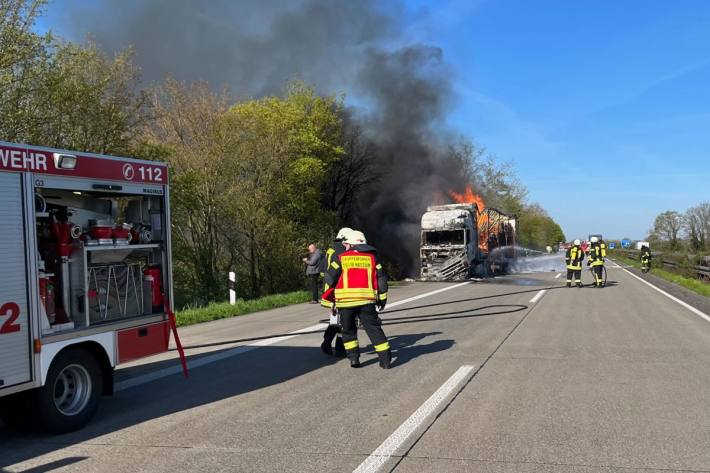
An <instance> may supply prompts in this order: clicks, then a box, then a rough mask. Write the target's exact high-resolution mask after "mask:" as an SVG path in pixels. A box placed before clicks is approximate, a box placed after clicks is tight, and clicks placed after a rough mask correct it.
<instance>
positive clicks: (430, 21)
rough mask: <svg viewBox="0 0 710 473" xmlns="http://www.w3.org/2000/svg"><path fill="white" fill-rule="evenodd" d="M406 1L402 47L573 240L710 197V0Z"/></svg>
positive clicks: (58, 19) (52, 19)
mask: <svg viewBox="0 0 710 473" xmlns="http://www.w3.org/2000/svg"><path fill="white" fill-rule="evenodd" d="M405 5H406V7H405V8H406V11H405V12H403V14H404V15H403V16H404V17H405V18H406V20H405V21H406V22H407V25H406V34H405V38H404V41H409V42H424V43H432V44H436V45H439V46H441V47H442V48H443V50H444V55H445V60H446V61H447V63H448V64H449V65H450V66H451V69H452V73H453V74H455V80H454V83H455V92H456V99H455V101H454V103H453V104H452V107H453V108H452V113H451V114H450V116H449V119H448V120H449V124H450V125H451V126H453V127H454V128H456V129H457V130H459V131H460V132H461V133H463V134H465V135H467V136H470V137H473V138H474V139H475V141H476V142H478V143H479V144H481V145H484V146H486V147H487V148H488V150H489V151H490V152H492V153H494V154H496V155H497V156H498V157H499V158H500V159H501V160H504V161H512V162H513V163H514V165H515V169H516V170H517V173H518V175H519V177H520V179H521V181H522V182H523V184H525V185H526V186H527V188H528V189H529V197H530V200H531V201H534V202H538V203H540V204H541V205H542V206H543V207H544V208H545V209H547V211H548V212H549V213H550V215H551V216H552V217H553V218H555V219H556V220H557V221H558V222H559V223H560V224H561V226H562V228H563V230H564V231H565V233H566V235H567V237H568V238H569V239H572V238H575V237H579V236H586V235H588V234H589V233H602V234H604V235H605V236H608V237H610V238H613V237H617V238H620V237H631V238H643V237H645V236H646V234H647V231H648V229H649V228H650V227H651V225H652V223H653V219H654V218H655V216H656V215H657V214H658V213H660V212H662V211H665V210H678V211H684V210H685V209H687V208H688V207H691V206H694V205H697V204H698V203H700V202H702V201H708V200H710V159H708V153H709V151H708V150H710V27H709V26H710V1H704V0H677V1H640V0H636V1H633V0H624V1H617V0H604V1H596V2H575V1H569V0H565V1H563V0H559V1H552V0H549V1H536V2H533V1H527V0H488V1H475V0H468V1H463V0H449V1H426V0H416V1H409V2H407V3H406V4H405ZM64 21H66V18H63V15H62V8H61V2H59V1H57V2H55V3H54V4H52V5H51V6H50V8H49V10H48V13H47V17H46V18H44V19H43V20H42V22H41V24H40V25H39V27H40V28H41V27H44V26H51V27H52V28H54V29H55V30H56V31H58V32H59V33H60V34H63V35H65V36H69V37H71V36H72V35H71V34H67V32H66V30H65V27H66V25H65V24H63V23H64ZM63 27H64V28H63ZM80 36H83V34H82V35H80ZM72 39H77V38H72ZM78 39H80V38H78Z"/></svg>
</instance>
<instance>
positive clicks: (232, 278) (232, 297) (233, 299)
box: [229, 271, 237, 305]
mask: <svg viewBox="0 0 710 473" xmlns="http://www.w3.org/2000/svg"><path fill="white" fill-rule="evenodd" d="M229 303H230V304H231V305H234V304H236V303H237V275H236V274H235V273H234V271H230V272H229Z"/></svg>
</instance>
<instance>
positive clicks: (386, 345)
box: [375, 342, 390, 351]
mask: <svg viewBox="0 0 710 473" xmlns="http://www.w3.org/2000/svg"><path fill="white" fill-rule="evenodd" d="M389 349H390V342H385V343H380V344H379V345H375V351H386V350H389Z"/></svg>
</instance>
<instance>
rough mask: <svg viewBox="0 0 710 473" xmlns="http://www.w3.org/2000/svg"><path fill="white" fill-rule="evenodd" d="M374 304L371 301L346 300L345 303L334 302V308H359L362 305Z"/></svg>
mask: <svg viewBox="0 0 710 473" xmlns="http://www.w3.org/2000/svg"><path fill="white" fill-rule="evenodd" d="M374 302H375V301H374V300H372V301H363V300H357V301H350V300H347V301H336V302H335V306H336V307H337V308H348V307H360V306H363V305H368V304H372V303H374Z"/></svg>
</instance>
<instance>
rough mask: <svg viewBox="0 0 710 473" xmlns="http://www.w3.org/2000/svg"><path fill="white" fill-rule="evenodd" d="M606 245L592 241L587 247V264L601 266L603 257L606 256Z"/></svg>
mask: <svg viewBox="0 0 710 473" xmlns="http://www.w3.org/2000/svg"><path fill="white" fill-rule="evenodd" d="M605 246H606V245H604V246H602V245H601V244H600V243H592V246H590V247H589V265H590V266H602V265H603V264H604V257H606V248H605Z"/></svg>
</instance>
